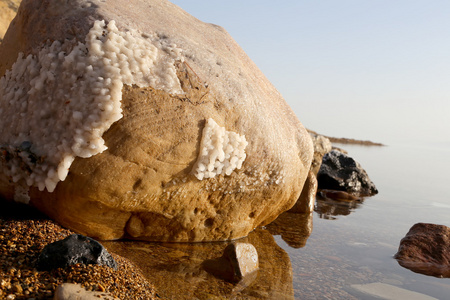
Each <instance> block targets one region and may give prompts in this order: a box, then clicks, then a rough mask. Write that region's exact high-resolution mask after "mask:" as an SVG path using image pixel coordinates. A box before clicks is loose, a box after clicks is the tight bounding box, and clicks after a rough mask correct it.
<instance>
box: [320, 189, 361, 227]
mask: <svg viewBox="0 0 450 300" xmlns="http://www.w3.org/2000/svg"><path fill="white" fill-rule="evenodd" d="M340 193H342V192H337V191H328V190H322V191H319V192H318V193H317V196H316V205H315V207H314V211H315V212H316V213H317V214H318V215H319V217H320V218H321V219H326V220H336V219H338V218H337V216H347V215H349V214H350V213H352V212H354V211H355V210H356V209H357V208H360V206H361V204H362V203H363V202H364V198H357V197H353V196H351V195H348V194H347V195H341V194H340ZM349 196H350V197H349Z"/></svg>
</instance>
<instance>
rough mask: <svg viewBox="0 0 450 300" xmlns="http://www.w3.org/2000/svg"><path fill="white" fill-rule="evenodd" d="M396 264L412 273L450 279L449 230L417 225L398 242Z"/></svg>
mask: <svg viewBox="0 0 450 300" xmlns="http://www.w3.org/2000/svg"><path fill="white" fill-rule="evenodd" d="M394 257H395V259H397V261H398V263H399V264H400V265H401V266H403V267H405V268H407V269H410V270H412V271H414V272H417V273H422V274H426V275H431V276H436V277H447V278H450V228H449V227H447V226H445V225H436V224H428V223H417V224H415V225H414V226H412V227H411V229H410V230H409V232H408V233H407V234H406V236H405V237H404V238H403V239H402V240H401V241H400V246H399V248H398V252H397V253H396V254H395V256H394Z"/></svg>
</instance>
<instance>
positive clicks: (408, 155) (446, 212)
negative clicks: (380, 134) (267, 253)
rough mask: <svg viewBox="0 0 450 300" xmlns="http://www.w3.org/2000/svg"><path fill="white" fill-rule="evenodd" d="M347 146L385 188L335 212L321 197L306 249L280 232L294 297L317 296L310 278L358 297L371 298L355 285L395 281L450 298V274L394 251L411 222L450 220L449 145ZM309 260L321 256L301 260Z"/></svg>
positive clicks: (385, 285) (382, 286)
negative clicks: (416, 265) (420, 269)
mask: <svg viewBox="0 0 450 300" xmlns="http://www.w3.org/2000/svg"><path fill="white" fill-rule="evenodd" d="M342 147H343V148H344V149H346V150H348V152H349V155H350V156H352V157H354V158H355V159H356V160H357V161H359V162H360V163H361V165H362V166H363V168H364V169H365V170H366V171H367V172H368V174H369V176H370V177H371V179H372V180H373V181H374V183H375V184H376V186H377V188H378V190H379V194H378V195H376V196H374V197H371V198H367V199H365V201H364V202H363V203H361V204H359V205H358V207H351V208H347V209H345V206H343V207H341V208H340V209H335V210H334V212H337V215H334V216H333V215H331V214H327V210H326V209H322V211H320V210H319V209H320V208H321V207H320V206H321V205H320V202H319V203H317V205H316V212H315V213H314V216H313V231H312V234H311V236H310V237H309V239H308V241H307V243H306V246H305V247H303V248H300V249H294V248H292V247H289V245H288V244H287V243H285V242H284V241H283V240H282V238H281V237H276V240H277V242H278V244H279V245H280V246H281V247H282V248H283V249H284V250H285V251H286V252H287V253H288V254H289V256H290V258H291V261H292V264H293V272H294V276H293V277H294V291H295V297H296V298H298V299H308V297H307V295H309V296H313V292H314V291H313V292H311V291H308V287H307V286H306V285H307V282H311V285H312V286H313V287H314V289H317V288H319V287H318V286H317V280H321V282H322V284H323V289H322V290H326V291H330V292H331V293H333V291H334V292H336V291H339V290H340V291H345V292H348V293H349V294H350V295H354V296H355V297H356V298H358V299H372V298H371V296H370V295H368V294H364V293H360V292H358V290H357V288H356V287H355V285H358V284H368V283H382V284H379V285H377V286H378V287H379V288H380V289H385V288H386V289H389V288H390V286H388V285H392V286H395V287H400V288H402V289H406V290H410V291H415V292H418V293H421V294H424V295H428V296H430V297H434V298H437V299H450V279H448V278H446V279H442V278H435V277H430V276H426V275H421V274H416V273H414V272H412V271H410V270H407V269H404V268H403V267H401V266H400V265H398V263H397V261H396V260H395V259H393V258H392V256H393V255H394V254H395V253H396V252H397V249H398V245H399V241H400V240H401V238H402V237H404V236H405V234H406V233H407V232H408V230H409V228H410V227H411V226H412V225H413V224H415V223H418V222H428V223H435V224H442V225H446V226H450V197H449V196H448V192H447V190H448V189H447V187H448V181H449V180H450V176H449V175H448V174H449V173H448V171H447V170H449V168H450V148H437V147H436V148H433V147H426V146H422V147H418V146H406V145H404V146H388V147H362V146H348V145H342ZM322 206H323V205H322ZM328 208H330V207H328ZM331 208H332V207H331ZM328 211H332V210H331V209H328ZM324 212H325V213H324ZM308 260H310V261H314V262H316V263H313V264H311V263H305V265H306V267H305V266H303V263H304V262H305V261H308ZM305 273H306V274H310V275H309V276H310V278H309V279H308V276H307V275H303V276H302V274H305ZM317 274H319V275H317ZM305 278H307V280H305ZM305 284H306V285H305ZM416 296H419V295H416ZM318 297H319V298H322V297H323V295H322V296H318ZM323 298H325V297H323ZM332 298H333V297H330V299H332ZM385 298H387V296H385ZM422 298H423V299H427V297H422ZM393 299H394V298H393ZM397 299H398V298H397ZM418 299H420V297H419V298H418Z"/></svg>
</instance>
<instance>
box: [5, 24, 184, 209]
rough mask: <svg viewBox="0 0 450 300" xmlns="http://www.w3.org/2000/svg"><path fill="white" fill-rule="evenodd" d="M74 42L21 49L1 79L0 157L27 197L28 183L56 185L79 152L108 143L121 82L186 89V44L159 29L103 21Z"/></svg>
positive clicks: (20, 193) (20, 196)
mask: <svg viewBox="0 0 450 300" xmlns="http://www.w3.org/2000/svg"><path fill="white" fill-rule="evenodd" d="M71 44H72V42H71V41H65V42H63V43H61V42H59V41H54V42H53V43H52V44H51V45H50V46H48V45H46V46H43V48H42V49H41V50H40V51H39V53H38V54H37V55H31V54H30V55H28V56H27V57H24V55H23V53H20V54H19V57H18V59H17V61H16V62H15V63H14V64H13V66H12V68H11V70H7V71H6V73H5V75H4V76H3V77H2V78H1V79H0V91H1V94H0V126H1V127H2V128H3V129H4V133H3V134H2V136H1V140H0V150H2V151H1V153H0V159H1V160H0V161H1V164H2V165H3V170H5V173H6V175H7V176H10V177H11V178H12V180H13V182H15V183H17V184H18V186H19V187H20V188H19V189H17V190H16V196H15V198H16V200H18V201H21V202H27V201H29V198H28V197H27V193H26V192H24V191H23V190H26V187H27V186H36V187H38V188H39V190H40V191H43V190H44V189H45V188H47V190H48V191H49V192H52V191H53V190H54V189H55V187H56V185H57V184H58V182H59V181H63V180H65V178H66V177H67V174H68V171H69V168H70V166H71V164H72V162H73V161H74V159H75V157H77V156H78V157H84V158H87V157H91V156H93V155H96V154H98V153H101V152H103V151H104V150H106V149H107V147H106V146H105V141H104V140H103V138H102V135H103V133H104V132H105V131H106V130H108V129H109V128H110V126H111V125H112V124H113V123H114V122H116V121H118V120H119V119H120V118H122V110H121V100H122V87H123V84H129V85H131V84H136V85H138V86H140V87H147V86H151V87H153V88H156V89H162V90H164V91H166V92H168V93H172V94H181V93H183V91H182V89H181V87H180V82H179V80H178V78H177V75H176V69H175V65H174V64H175V62H176V61H183V57H182V56H181V49H179V48H177V47H176V45H172V44H170V42H168V41H167V39H164V41H161V40H159V38H158V36H157V35H156V34H155V35H153V36H150V35H148V34H146V35H143V34H141V33H139V32H138V31H136V30H133V31H127V32H122V31H119V29H118V28H117V26H116V25H115V21H110V22H109V23H108V24H106V22H105V21H99V20H97V21H95V22H94V25H93V27H92V28H91V30H90V31H89V33H88V34H87V36H86V39H85V44H83V43H78V44H77V45H75V46H74V47H73V48H72V49H71ZM58 130H59V131H58Z"/></svg>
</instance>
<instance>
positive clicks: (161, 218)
mask: <svg viewBox="0 0 450 300" xmlns="http://www.w3.org/2000/svg"><path fill="white" fill-rule="evenodd" d="M88 3H92V5H87V4H88ZM43 16H45V17H43ZM102 19H104V20H106V21H111V20H115V21H116V24H117V26H118V27H119V29H121V30H125V29H130V28H134V29H137V30H140V31H141V32H143V34H153V33H156V34H157V35H158V36H160V37H164V38H167V39H170V40H171V41H172V42H174V43H176V44H177V45H178V47H179V48H181V49H182V50H183V54H182V55H183V58H184V62H178V63H177V65H176V69H177V77H178V79H179V81H180V85H181V88H182V89H183V91H184V94H179V95H173V94H169V93H167V92H165V91H163V90H158V89H154V88H151V87H147V88H139V87H138V86H135V85H132V86H131V85H125V86H124V88H123V90H122V109H123V115H124V116H123V118H122V119H120V120H119V121H118V122H116V123H114V124H113V125H112V127H111V128H110V129H109V130H108V131H107V132H105V134H104V135H103V138H104V140H105V142H106V145H107V147H108V150H106V151H104V152H102V153H101V154H98V155H95V156H93V157H90V158H79V157H77V158H76V159H75V161H74V162H73V164H72V166H71V167H70V170H69V174H68V176H67V178H66V179H65V181H62V182H59V183H58V185H57V187H56V190H55V191H54V192H52V193H49V192H47V191H42V192H41V191H39V190H38V189H37V188H35V187H32V188H31V189H30V191H29V195H30V198H31V204H32V205H34V206H36V207H37V208H39V209H40V210H41V211H43V212H45V213H46V214H47V215H49V216H50V217H52V218H53V219H55V220H56V221H58V222H59V223H61V224H63V225H64V226H67V227H69V228H71V229H73V230H75V231H77V232H79V233H82V234H85V235H88V236H91V237H95V238H99V239H118V238H124V237H127V238H133V239H143V240H154V241H155V240H158V241H206V240H227V239H234V238H239V237H242V236H246V235H247V234H248V233H249V232H250V231H251V230H253V229H254V228H255V227H257V226H259V225H265V224H267V223H269V222H271V221H272V220H274V219H275V218H276V217H277V216H278V215H279V214H280V213H282V212H283V211H286V210H288V209H289V208H290V207H292V206H293V205H294V203H295V202H296V200H297V199H298V197H299V195H300V192H301V190H302V187H303V184H304V182H305V180H306V177H307V175H308V170H309V168H310V164H311V160H312V155H313V149H312V144H311V139H310V137H309V135H308V133H307V132H306V130H305V129H304V127H303V126H302V125H301V123H300V122H299V121H298V119H297V118H296V117H295V115H294V113H293V112H292V110H291V109H290V108H289V107H288V105H287V104H286V103H285V101H284V100H283V98H282V97H281V95H280V94H279V93H278V92H277V91H276V89H275V88H274V87H273V86H272V85H271V84H270V82H269V81H268V80H267V79H266V78H265V77H264V75H263V74H262V73H261V71H260V70H259V69H258V68H257V67H256V66H255V64H254V63H253V62H252V61H251V60H250V59H249V58H248V57H247V56H246V55H245V53H244V52H243V50H242V49H241V48H240V47H239V46H238V45H237V44H236V42H235V41H234V40H232V38H231V37H230V36H229V35H228V33H226V31H225V30H223V29H222V28H220V27H219V26H216V25H211V24H206V23H203V22H200V21H199V20H197V19H195V18H193V17H192V16H190V15H188V14H187V13H185V12H184V11H182V10H181V9H180V8H179V7H177V6H175V5H173V4H171V3H170V2H168V1H163V0H153V1H138V0H132V1H121V0H114V1H108V2H107V3H106V2H104V1H82V0H78V1H71V2H70V4H65V5H61V3H60V2H59V1H56V0H54V1H50V0H43V1H32V0H25V1H23V2H22V5H21V7H20V9H19V12H18V15H17V17H16V18H15V19H14V21H13V22H12V25H11V27H10V29H9V30H8V32H7V34H6V36H5V39H4V41H3V43H2V45H1V46H0V57H2V60H1V61H0V75H3V74H4V73H5V71H6V70H7V69H9V68H10V67H11V66H12V64H13V63H14V62H15V61H16V59H17V55H18V53H19V52H24V53H25V55H28V54H36V53H37V51H38V50H39V49H40V47H42V46H43V44H44V43H45V41H46V40H50V41H53V40H59V41H64V40H65V39H74V41H84V39H85V36H86V34H87V32H88V31H89V29H90V28H91V26H92V24H93V22H94V21H95V20H102ZM208 118H213V119H214V120H215V121H216V122H217V123H218V124H219V125H220V126H222V127H225V129H226V130H228V131H232V132H236V133H238V134H241V135H243V134H245V136H246V139H247V141H248V146H247V148H246V149H245V152H246V155H247V157H246V159H245V161H244V163H243V166H242V168H241V169H240V170H235V171H233V172H232V173H231V175H229V176H224V175H219V176H216V177H214V178H209V179H204V180H202V181H200V180H198V179H197V178H196V177H195V176H193V175H192V168H193V166H194V163H195V162H196V160H197V157H198V155H199V146H200V140H201V134H202V129H203V127H204V126H205V120H206V119H208ZM14 188H15V187H14V184H13V183H12V182H11V180H10V178H7V177H6V176H5V175H2V174H1V173H0V193H1V194H2V195H3V197H5V198H7V199H12V198H13V197H14Z"/></svg>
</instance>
